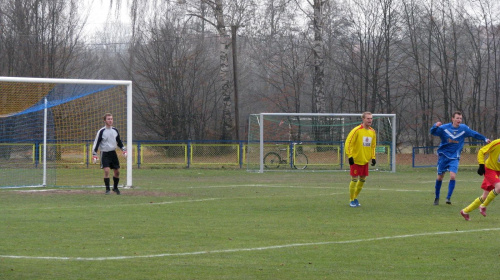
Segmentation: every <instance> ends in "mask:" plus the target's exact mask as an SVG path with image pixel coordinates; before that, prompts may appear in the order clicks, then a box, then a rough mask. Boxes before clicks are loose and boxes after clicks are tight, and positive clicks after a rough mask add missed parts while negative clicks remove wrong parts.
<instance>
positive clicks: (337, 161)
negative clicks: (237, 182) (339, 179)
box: [246, 113, 396, 173]
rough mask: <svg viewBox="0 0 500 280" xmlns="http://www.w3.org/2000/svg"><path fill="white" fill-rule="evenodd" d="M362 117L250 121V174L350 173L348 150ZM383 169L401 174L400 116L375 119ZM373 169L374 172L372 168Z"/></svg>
mask: <svg viewBox="0 0 500 280" xmlns="http://www.w3.org/2000/svg"><path fill="white" fill-rule="evenodd" d="M361 115H362V113H358V114H353V113H332V114H330V113H260V114H252V115H250V117H249V128H248V144H247V149H246V161H247V170H249V171H258V172H260V173H263V172H264V171H273V170H281V171H282V170H300V169H306V170H312V171H320V170H326V171H331V170H348V164H345V162H346V158H345V152H344V149H343V146H344V141H345V138H346V137H347V134H348V133H349V132H350V130H351V129H352V128H353V127H355V126H357V125H359V124H361ZM373 119H374V121H373V124H372V127H373V128H374V129H375V131H376V132H377V149H376V152H377V166H376V167H373V168H372V169H373V170H380V171H389V172H396V115H395V114H375V113H374V114H373ZM370 168H371V167H370Z"/></svg>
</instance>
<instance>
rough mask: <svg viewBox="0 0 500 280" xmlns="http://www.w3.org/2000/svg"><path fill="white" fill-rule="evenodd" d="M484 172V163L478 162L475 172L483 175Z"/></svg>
mask: <svg viewBox="0 0 500 280" xmlns="http://www.w3.org/2000/svg"><path fill="white" fill-rule="evenodd" d="M485 172H486V170H485V169H484V164H480V165H479V168H478V169H477V174H479V176H483V175H484V173H485Z"/></svg>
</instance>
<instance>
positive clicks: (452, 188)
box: [446, 180, 455, 199]
mask: <svg viewBox="0 0 500 280" xmlns="http://www.w3.org/2000/svg"><path fill="white" fill-rule="evenodd" d="M454 189H455V180H450V183H449V184H448V195H447V196H446V199H450V198H451V195H452V194H453V190H454Z"/></svg>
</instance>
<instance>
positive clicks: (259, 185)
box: [188, 184, 332, 189]
mask: <svg viewBox="0 0 500 280" xmlns="http://www.w3.org/2000/svg"><path fill="white" fill-rule="evenodd" d="M240 187H254V188H290V189H331V188H332V187H304V186H284V185H262V184H257V185H228V186H199V187H189V188H188V189H216V188H240Z"/></svg>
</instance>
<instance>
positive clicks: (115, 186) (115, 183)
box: [113, 176, 120, 189]
mask: <svg viewBox="0 0 500 280" xmlns="http://www.w3.org/2000/svg"><path fill="white" fill-rule="evenodd" d="M118 182H120V178H116V177H114V176H113V189H117V188H118Z"/></svg>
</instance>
